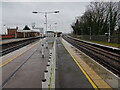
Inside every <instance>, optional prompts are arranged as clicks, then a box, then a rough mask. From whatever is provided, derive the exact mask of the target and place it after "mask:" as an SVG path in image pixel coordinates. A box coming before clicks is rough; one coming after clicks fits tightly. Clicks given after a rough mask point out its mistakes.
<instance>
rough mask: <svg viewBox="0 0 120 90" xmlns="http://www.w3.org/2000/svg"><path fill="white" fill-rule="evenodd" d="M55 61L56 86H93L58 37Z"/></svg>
mask: <svg viewBox="0 0 120 90" xmlns="http://www.w3.org/2000/svg"><path fill="white" fill-rule="evenodd" d="M56 62H57V65H56V67H57V70H56V88H91V89H92V88H93V87H92V85H91V84H90V83H89V81H88V80H87V78H86V77H85V76H84V74H83V73H82V71H81V70H80V69H79V67H78V66H77V65H76V63H75V62H74V60H73V58H72V57H71V56H70V54H69V53H68V52H67V50H66V49H65V47H64V46H63V45H62V43H61V42H60V40H59V39H58V40H57V60H56Z"/></svg>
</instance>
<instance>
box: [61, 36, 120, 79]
mask: <svg viewBox="0 0 120 90" xmlns="http://www.w3.org/2000/svg"><path fill="white" fill-rule="evenodd" d="M63 38H64V39H65V40H66V41H68V42H69V43H71V44H72V45H73V46H75V47H76V48H78V49H79V50H81V51H82V52H84V53H85V54H87V55H88V56H90V57H91V58H93V59H94V60H95V61H97V62H98V63H100V64H102V65H103V66H104V67H106V68H107V69H109V70H110V71H111V72H113V73H114V74H116V75H117V76H119V77H120V60H119V59H120V55H119V53H120V51H119V50H118V51H113V50H109V49H108V48H107V49H106V50H105V49H103V48H102V47H101V48H100V46H99V47H96V46H94V45H91V44H88V43H85V42H83V41H80V40H78V39H75V38H72V37H70V36H63Z"/></svg>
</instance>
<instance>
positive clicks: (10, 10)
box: [2, 2, 89, 32]
mask: <svg viewBox="0 0 120 90" xmlns="http://www.w3.org/2000/svg"><path fill="white" fill-rule="evenodd" d="M88 4H89V3H88V2H4V3H2V10H3V12H2V15H3V17H2V22H3V24H6V27H11V26H19V27H20V28H22V27H23V26H24V25H29V26H31V24H32V23H33V22H36V24H37V25H38V26H39V27H44V26H45V25H44V23H45V17H44V14H37V15H35V14H33V13H32V11H54V10H59V11H60V13H59V14H49V15H48V25H49V24H53V23H55V22H57V23H58V25H57V30H59V31H62V32H70V31H71V30H70V24H71V23H72V22H73V21H74V19H75V17H76V16H80V15H82V13H84V11H85V8H86V5H88ZM52 26H54V25H52Z"/></svg>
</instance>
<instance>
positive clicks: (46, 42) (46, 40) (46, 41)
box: [46, 40, 48, 49]
mask: <svg viewBox="0 0 120 90" xmlns="http://www.w3.org/2000/svg"><path fill="white" fill-rule="evenodd" d="M46 49H48V41H47V40H46Z"/></svg>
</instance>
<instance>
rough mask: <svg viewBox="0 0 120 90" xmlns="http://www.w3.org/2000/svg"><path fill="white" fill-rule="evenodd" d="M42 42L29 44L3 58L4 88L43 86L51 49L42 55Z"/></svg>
mask: <svg viewBox="0 0 120 90" xmlns="http://www.w3.org/2000/svg"><path fill="white" fill-rule="evenodd" d="M41 43H45V39H44V40H42V41H39V42H37V43H33V44H30V45H27V46H25V47H23V48H21V49H19V50H16V51H15V52H12V53H10V54H7V55H6V56H4V57H3V58H2V65H1V67H2V84H3V85H2V86H3V89H4V88H42V79H43V73H44V71H45V68H46V64H47V60H48V58H49V49H51V48H52V44H49V45H48V49H46V48H45V49H44V51H45V52H44V58H42V55H41Z"/></svg>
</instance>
